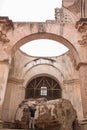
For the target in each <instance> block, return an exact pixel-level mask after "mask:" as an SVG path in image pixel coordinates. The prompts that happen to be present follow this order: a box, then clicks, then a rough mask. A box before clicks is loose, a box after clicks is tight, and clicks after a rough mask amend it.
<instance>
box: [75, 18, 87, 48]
mask: <svg viewBox="0 0 87 130" xmlns="http://www.w3.org/2000/svg"><path fill="white" fill-rule="evenodd" d="M76 29H77V30H78V31H79V32H80V33H81V34H82V39H81V40H78V43H79V45H87V18H81V19H80V20H79V21H77V23H76Z"/></svg>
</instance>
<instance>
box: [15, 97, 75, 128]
mask: <svg viewBox="0 0 87 130" xmlns="http://www.w3.org/2000/svg"><path fill="white" fill-rule="evenodd" d="M33 103H34V104H36V109H37V111H36V113H35V124H36V126H37V128H39V129H45V130H46V129H47V130H48V129H50V130H51V129H52V130H73V127H72V125H73V122H74V121H75V119H76V111H75V110H74V108H73V106H72V104H71V103H70V102H69V101H68V100H65V99H56V100H50V101H46V100H45V99H42V100H41V99H40V100H32V101H27V102H25V103H22V106H21V107H20V109H19V113H21V114H22V116H21V118H19V116H18V115H17V118H19V120H20V122H21V124H22V121H21V119H22V117H23V110H24V108H25V107H26V108H27V105H25V104H28V105H31V104H33ZM24 106H25V107H24ZM17 114H18V113H17ZM17 118H16V120H17ZM23 123H24V122H23ZM22 127H23V124H22Z"/></svg>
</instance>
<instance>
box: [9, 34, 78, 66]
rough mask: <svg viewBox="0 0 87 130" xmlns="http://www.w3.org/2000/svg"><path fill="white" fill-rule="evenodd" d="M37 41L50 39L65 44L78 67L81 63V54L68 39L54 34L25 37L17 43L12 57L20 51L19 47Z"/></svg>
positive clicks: (12, 50)
mask: <svg viewBox="0 0 87 130" xmlns="http://www.w3.org/2000/svg"><path fill="white" fill-rule="evenodd" d="M36 39H50V40H54V41H57V42H60V43H61V44H64V45H65V46H66V47H67V48H69V49H70V51H71V52H72V55H73V57H74V60H75V62H76V65H78V63H79V62H80V58H79V54H78V52H77V50H76V48H75V47H74V46H73V44H72V43H70V42H69V41H68V40H67V39H65V38H64V37H62V36H60V35H56V34H54V33H44V32H43V33H35V34H30V35H27V36H25V37H22V38H21V39H20V40H19V41H17V42H16V43H15V45H14V46H13V47H12V49H11V55H14V53H15V52H16V51H17V50H18V49H19V47H20V46H21V45H23V44H25V43H27V42H30V41H32V40H36Z"/></svg>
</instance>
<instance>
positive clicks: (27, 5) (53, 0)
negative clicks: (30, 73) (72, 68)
mask: <svg viewBox="0 0 87 130" xmlns="http://www.w3.org/2000/svg"><path fill="white" fill-rule="evenodd" d="M61 5H62V0H0V16H8V17H9V19H11V20H12V21H13V22H15V21H16V22H18V21H21V22H22V21H24V22H45V21H46V20H54V19H55V8H56V7H59V8H61ZM44 43H46V44H44ZM49 43H50V44H49ZM47 48H48V49H47ZM21 49H22V50H23V51H24V52H25V53H27V54H29V55H31V56H57V55H61V54H62V53H64V52H66V51H67V48H66V47H65V46H64V45H62V44H60V43H58V42H55V41H51V40H46V39H43V40H34V41H32V42H29V43H27V44H25V45H23V46H22V47H21Z"/></svg>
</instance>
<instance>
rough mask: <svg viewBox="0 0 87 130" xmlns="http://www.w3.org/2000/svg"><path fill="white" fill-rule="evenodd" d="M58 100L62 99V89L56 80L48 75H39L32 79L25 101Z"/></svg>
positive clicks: (28, 85)
mask: <svg viewBox="0 0 87 130" xmlns="http://www.w3.org/2000/svg"><path fill="white" fill-rule="evenodd" d="M43 97H45V98H47V99H48V100H51V99H58V98H61V97H62V89H61V86H60V84H59V83H58V81H57V80H56V79H54V78H53V77H51V76H48V75H38V76H36V77H34V78H32V79H31V80H30V81H29V82H28V84H27V86H26V89H25V99H28V98H43Z"/></svg>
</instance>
